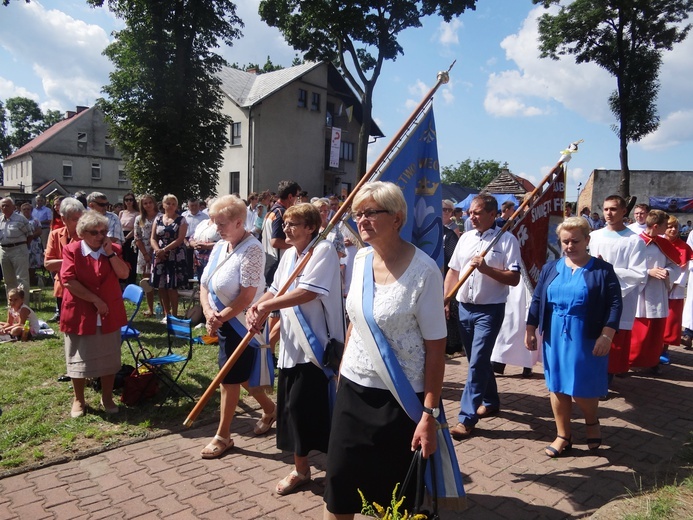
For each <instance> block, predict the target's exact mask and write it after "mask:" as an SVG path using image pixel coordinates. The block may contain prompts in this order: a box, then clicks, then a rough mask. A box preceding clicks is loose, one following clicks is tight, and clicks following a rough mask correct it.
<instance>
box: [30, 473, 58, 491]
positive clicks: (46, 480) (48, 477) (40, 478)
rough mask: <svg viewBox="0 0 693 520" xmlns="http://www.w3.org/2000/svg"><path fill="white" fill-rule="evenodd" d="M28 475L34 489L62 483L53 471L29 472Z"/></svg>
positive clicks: (41, 489) (51, 487) (50, 487)
mask: <svg viewBox="0 0 693 520" xmlns="http://www.w3.org/2000/svg"><path fill="white" fill-rule="evenodd" d="M28 477H29V482H31V483H33V485H34V489H35V490H36V491H43V490H48V489H53V488H56V487H61V486H62V485H63V483H62V482H61V481H60V480H58V479H57V478H56V472H55V471H51V472H45V473H36V474H32V473H29V474H28Z"/></svg>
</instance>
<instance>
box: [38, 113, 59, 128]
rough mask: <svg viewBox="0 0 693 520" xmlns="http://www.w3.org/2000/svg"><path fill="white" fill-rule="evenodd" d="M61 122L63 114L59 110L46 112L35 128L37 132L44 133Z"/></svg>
mask: <svg viewBox="0 0 693 520" xmlns="http://www.w3.org/2000/svg"><path fill="white" fill-rule="evenodd" d="M62 120H63V113H62V112H61V111H60V110H46V111H45V112H44V113H43V118H42V119H41V122H40V123H37V125H36V128H37V129H38V130H39V132H45V131H46V130H48V129H49V128H50V127H51V126H53V125H54V124H56V123H59V122H60V121H62Z"/></svg>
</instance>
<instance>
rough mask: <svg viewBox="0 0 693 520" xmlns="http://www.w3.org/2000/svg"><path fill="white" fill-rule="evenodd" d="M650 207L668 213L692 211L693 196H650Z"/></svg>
mask: <svg viewBox="0 0 693 520" xmlns="http://www.w3.org/2000/svg"><path fill="white" fill-rule="evenodd" d="M650 208H652V209H661V210H662V211H666V212H669V213H693V198H690V197H650Z"/></svg>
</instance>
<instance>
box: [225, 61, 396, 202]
mask: <svg viewBox="0 0 693 520" xmlns="http://www.w3.org/2000/svg"><path fill="white" fill-rule="evenodd" d="M219 77H220V79H221V89H222V91H223V93H224V95H225V100H224V108H223V111H224V113H225V114H227V115H229V116H231V119H232V123H231V125H230V129H229V145H228V147H227V149H226V151H225V153H224V163H223V167H222V169H221V171H220V172H219V185H218V189H217V192H218V193H219V194H220V195H221V194H225V193H235V192H237V193H240V194H241V196H246V195H247V194H248V193H250V192H252V191H262V190H266V189H270V190H272V191H275V190H276V189H277V184H278V182H279V181H281V180H283V179H291V180H295V181H297V182H298V183H299V184H300V185H301V187H302V188H303V189H304V190H306V191H308V194H309V196H311V197H313V196H322V195H325V194H331V193H336V194H341V193H348V192H349V191H351V188H352V187H353V186H354V185H355V184H356V182H357V181H358V179H357V171H356V149H357V144H358V138H359V131H360V129H361V119H362V110H361V105H360V102H359V99H358V98H357V97H356V96H355V95H354V93H353V91H352V90H351V88H350V87H349V85H348V84H347V83H346V81H345V80H344V78H343V77H342V76H341V74H340V73H339V71H338V70H337V69H336V67H335V66H334V65H332V64H331V63H329V62H320V63H304V64H302V65H297V66H295V67H289V68H286V69H282V70H277V71H274V72H268V73H265V74H255V73H253V72H247V71H242V70H237V69H233V68H229V67H224V68H223V69H222V70H221V72H220V74H219ZM333 128H334V129H337V130H338V133H339V135H340V140H339V143H338V145H339V157H338V164H337V161H336V159H337V158H336V157H333V158H334V159H335V161H333V162H332V166H330V150H331V145H332V136H333ZM382 136H383V134H382V132H381V131H380V129H379V128H378V126H377V125H376V124H375V123H372V125H371V137H375V138H377V137H382Z"/></svg>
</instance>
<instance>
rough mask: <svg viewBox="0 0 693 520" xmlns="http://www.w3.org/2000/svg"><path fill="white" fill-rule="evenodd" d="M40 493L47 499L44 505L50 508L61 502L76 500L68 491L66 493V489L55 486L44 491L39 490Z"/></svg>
mask: <svg viewBox="0 0 693 520" xmlns="http://www.w3.org/2000/svg"><path fill="white" fill-rule="evenodd" d="M38 494H40V495H41V496H42V497H44V499H45V501H44V503H43V506H44V507H45V508H48V509H50V508H52V507H55V506H57V505H60V504H65V503H68V502H73V501H76V498H75V497H73V496H71V495H69V494H68V493H65V490H64V489H61V488H53V489H47V490H44V491H39V492H38Z"/></svg>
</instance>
